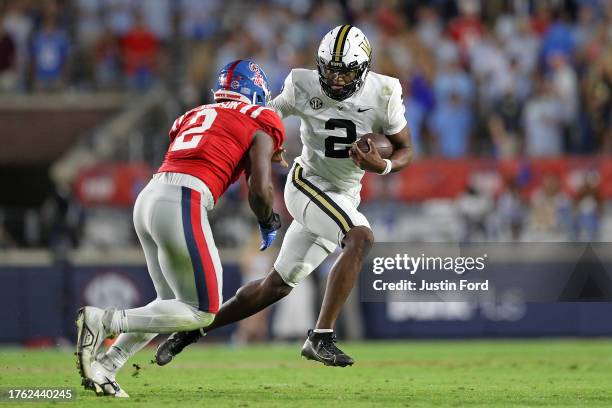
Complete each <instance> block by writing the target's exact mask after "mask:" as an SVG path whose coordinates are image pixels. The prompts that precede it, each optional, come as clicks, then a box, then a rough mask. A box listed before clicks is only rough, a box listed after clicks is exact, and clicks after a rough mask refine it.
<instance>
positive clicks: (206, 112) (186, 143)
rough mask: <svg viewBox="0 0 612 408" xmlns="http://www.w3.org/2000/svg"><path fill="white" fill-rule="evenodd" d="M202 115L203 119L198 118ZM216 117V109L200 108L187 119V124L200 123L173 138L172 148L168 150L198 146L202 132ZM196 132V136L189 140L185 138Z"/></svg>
mask: <svg viewBox="0 0 612 408" xmlns="http://www.w3.org/2000/svg"><path fill="white" fill-rule="evenodd" d="M202 117H204V119H203V120H200V119H201V118H202ZM216 117H217V111H216V110H214V109H202V110H201V111H199V112H198V113H196V114H195V116H194V117H193V118H192V119H191V120H190V121H189V125H190V126H191V125H194V124H196V123H200V125H199V126H196V127H193V128H190V129H187V130H186V131H184V132H182V133H181V134H180V135H178V136H177V137H176V138H175V139H174V143H172V148H171V149H170V151H173V152H175V151H177V150H185V149H193V148H195V147H197V146H198V144H199V143H200V140H202V133H204V132H206V131H207V130H208V129H210V127H211V126H212V124H213V122H214V121H215V118H216ZM196 133H198V135H197V136H194V137H192V138H191V139H189V140H185V137H186V136H189V135H193V134H196Z"/></svg>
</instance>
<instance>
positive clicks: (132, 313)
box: [111, 299, 215, 333]
mask: <svg viewBox="0 0 612 408" xmlns="http://www.w3.org/2000/svg"><path fill="white" fill-rule="evenodd" d="M214 318H215V315H214V314H211V313H206V312H202V311H200V310H198V308H196V307H193V306H191V305H188V304H187V303H184V302H181V301H180V300H177V299H165V300H162V299H157V300H154V301H153V302H151V303H149V304H148V305H146V306H143V307H139V308H136V309H126V310H120V311H118V312H116V313H115V315H114V316H113V319H112V322H111V327H118V328H119V329H120V331H121V332H122V333H133V332H138V333H173V332H176V331H190V330H196V329H200V328H202V327H206V326H208V325H209V324H211V323H212V321H213V320H214Z"/></svg>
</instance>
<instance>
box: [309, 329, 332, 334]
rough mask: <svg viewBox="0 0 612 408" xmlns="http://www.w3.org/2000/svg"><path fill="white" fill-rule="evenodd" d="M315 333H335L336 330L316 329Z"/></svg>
mask: <svg viewBox="0 0 612 408" xmlns="http://www.w3.org/2000/svg"><path fill="white" fill-rule="evenodd" d="M313 332H315V333H333V332H334V329H314V330H313Z"/></svg>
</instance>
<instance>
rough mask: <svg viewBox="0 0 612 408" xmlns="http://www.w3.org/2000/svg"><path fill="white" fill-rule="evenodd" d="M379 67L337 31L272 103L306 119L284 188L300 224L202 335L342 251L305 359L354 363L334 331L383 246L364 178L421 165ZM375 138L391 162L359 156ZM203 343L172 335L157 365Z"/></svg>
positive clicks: (348, 33) (358, 34) (393, 83)
mask: <svg viewBox="0 0 612 408" xmlns="http://www.w3.org/2000/svg"><path fill="white" fill-rule="evenodd" d="M370 61H371V46H370V43H369V41H368V39H367V38H366V36H365V35H364V34H363V32H362V31H361V30H360V29H358V28H357V27H353V26H351V25H342V26H338V27H336V28H334V29H333V30H331V31H330V32H329V33H327V34H326V35H325V37H324V38H323V40H322V41H321V44H320V46H319V50H318V59H317V65H318V69H317V70H316V71H315V70H307V69H294V70H292V71H291V73H290V74H289V75H288V76H287V79H286V80H285V84H284V87H283V90H282V92H281V94H280V95H278V96H277V97H276V98H275V99H274V100H273V101H272V102H271V103H270V106H271V107H272V108H273V109H275V110H276V112H277V113H278V114H279V115H280V116H281V117H283V118H285V117H287V116H290V115H296V116H298V117H299V118H300V119H301V129H300V133H301V140H302V143H303V145H304V146H303V150H302V154H301V156H300V157H299V158H297V159H296V160H295V163H294V164H293V167H292V169H291V172H290V174H289V177H288V178H287V183H286V186H285V204H286V206H287V209H288V210H289V213H290V214H291V215H292V216H293V219H294V220H293V222H292V224H291V226H290V227H289V229H288V230H287V233H286V235H285V238H284V240H283V244H282V247H281V250H280V253H279V255H278V258H277V260H276V262H275V263H274V268H273V269H272V271H271V272H270V274H269V275H268V276H267V277H265V278H264V279H261V280H259V281H254V282H251V283H249V284H247V285H245V286H243V287H242V288H240V289H239V290H238V292H237V293H236V295H235V296H234V297H233V298H232V299H230V300H228V301H227V302H226V303H225V304H224V305H223V306H222V307H221V309H220V310H219V312H218V314H217V316H216V318H215V320H214V322H213V323H212V324H211V325H210V326H208V327H207V328H206V329H203V332H204V331H205V332H208V331H210V330H213V329H215V328H217V327H221V326H224V325H227V324H230V323H233V322H236V321H238V320H240V319H243V318H246V317H248V316H250V315H252V314H254V313H256V312H258V311H260V310H262V309H263V308H265V307H267V306H268V305H270V304H272V303H274V302H276V301H277V300H279V299H281V298H283V297H284V296H286V295H287V294H289V292H290V291H291V289H292V288H293V287H294V286H296V285H297V284H298V283H299V282H300V281H301V280H303V279H304V278H305V277H306V276H308V275H309V274H310V273H311V272H312V271H313V270H314V269H315V268H317V267H318V266H319V265H320V264H321V263H322V262H323V260H324V259H325V258H326V257H327V256H328V255H329V254H331V253H332V252H333V251H334V250H335V249H336V247H337V245H338V244H340V245H341V247H342V254H341V255H340V256H339V257H338V260H337V261H336V263H335V264H334V266H333V268H332V270H331V272H330V274H329V277H328V281H327V287H326V291H325V297H324V299H323V304H322V307H321V312H320V314H319V318H318V321H317V324H316V328H315V329H314V330H310V331H309V333H308V338H307V340H306V342H305V344H304V347H303V348H302V356H304V357H306V358H308V359H312V360H316V361H320V362H322V363H323V364H325V365H331V366H343V367H344V366H347V365H352V364H353V360H352V359H351V358H350V357H349V356H348V355H346V354H345V353H343V352H342V351H341V350H340V349H339V348H338V347H336V345H335V342H336V337H335V335H334V332H333V329H334V325H335V322H336V319H337V317H338V314H339V313H340V310H341V308H342V306H343V305H344V302H345V301H346V298H347V297H348V295H349V293H350V291H351V289H352V288H353V286H354V284H355V282H356V280H357V276H358V273H359V270H360V269H361V265H362V262H363V260H364V258H365V256H366V255H367V253H368V251H369V249H370V247H371V246H372V243H373V242H374V234H373V233H372V230H371V229H370V225H369V223H368V220H367V219H366V218H365V216H364V215H363V214H361V213H360V212H359V210H357V206H358V205H359V202H360V195H359V193H360V190H361V178H362V177H363V174H364V172H365V171H370V172H374V173H378V174H382V175H385V174H388V173H390V172H397V171H399V170H401V169H403V168H404V167H406V166H407V165H408V164H409V162H410V161H411V158H412V149H411V142H410V133H409V131H408V127H407V124H406V119H405V117H404V105H403V102H402V90H401V85H400V82H399V80H397V79H396V78H392V77H388V76H385V75H380V74H377V73H375V72H370ZM367 133H381V134H384V135H386V136H387V138H388V139H389V140H390V142H391V143H392V145H393V154H392V156H391V158H390V159H388V160H384V159H382V158H381V157H380V155H379V153H378V152H377V150H376V146H375V145H374V144H373V143H371V142H369V145H370V149H369V151H368V152H367V153H364V152H362V151H361V150H360V149H359V148H358V147H357V145H356V143H355V142H356V141H357V139H358V138H359V137H360V136H362V135H364V134H367ZM202 334H203V333H202ZM202 334H201V333H200V331H193V332H186V333H175V334H173V335H172V336H170V337H169V338H168V340H166V342H164V343H163V344H161V345H160V347H159V348H158V350H157V354H156V360H157V362H158V364H160V365H164V364H167V363H168V362H169V361H171V360H172V358H173V357H174V356H175V355H176V354H178V353H180V352H181V351H182V349H183V348H184V347H185V346H186V345H188V344H190V343H192V342H194V341H196V340H197V339H198V338H199V337H200V336H201V335H202Z"/></svg>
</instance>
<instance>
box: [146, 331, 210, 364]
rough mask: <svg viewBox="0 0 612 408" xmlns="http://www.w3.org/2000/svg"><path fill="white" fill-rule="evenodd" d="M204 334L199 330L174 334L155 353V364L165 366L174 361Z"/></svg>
mask: <svg viewBox="0 0 612 408" xmlns="http://www.w3.org/2000/svg"><path fill="white" fill-rule="evenodd" d="M201 337H202V333H200V331H199V330H193V331H188V332H176V333H172V334H171V335H170V337H168V338H167V339H166V340H165V341H164V342H163V343H162V344H160V345H159V346H158V347H157V351H156V352H155V362H156V363H157V365H160V366H164V365H166V364H168V363H169V362H171V361H172V359H173V358H174V357H176V356H177V354H179V353H180V352H181V351H183V349H184V348H185V347H187V346H188V345H190V344H192V343H195V342H196V341H198V340H200V338H201Z"/></svg>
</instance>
